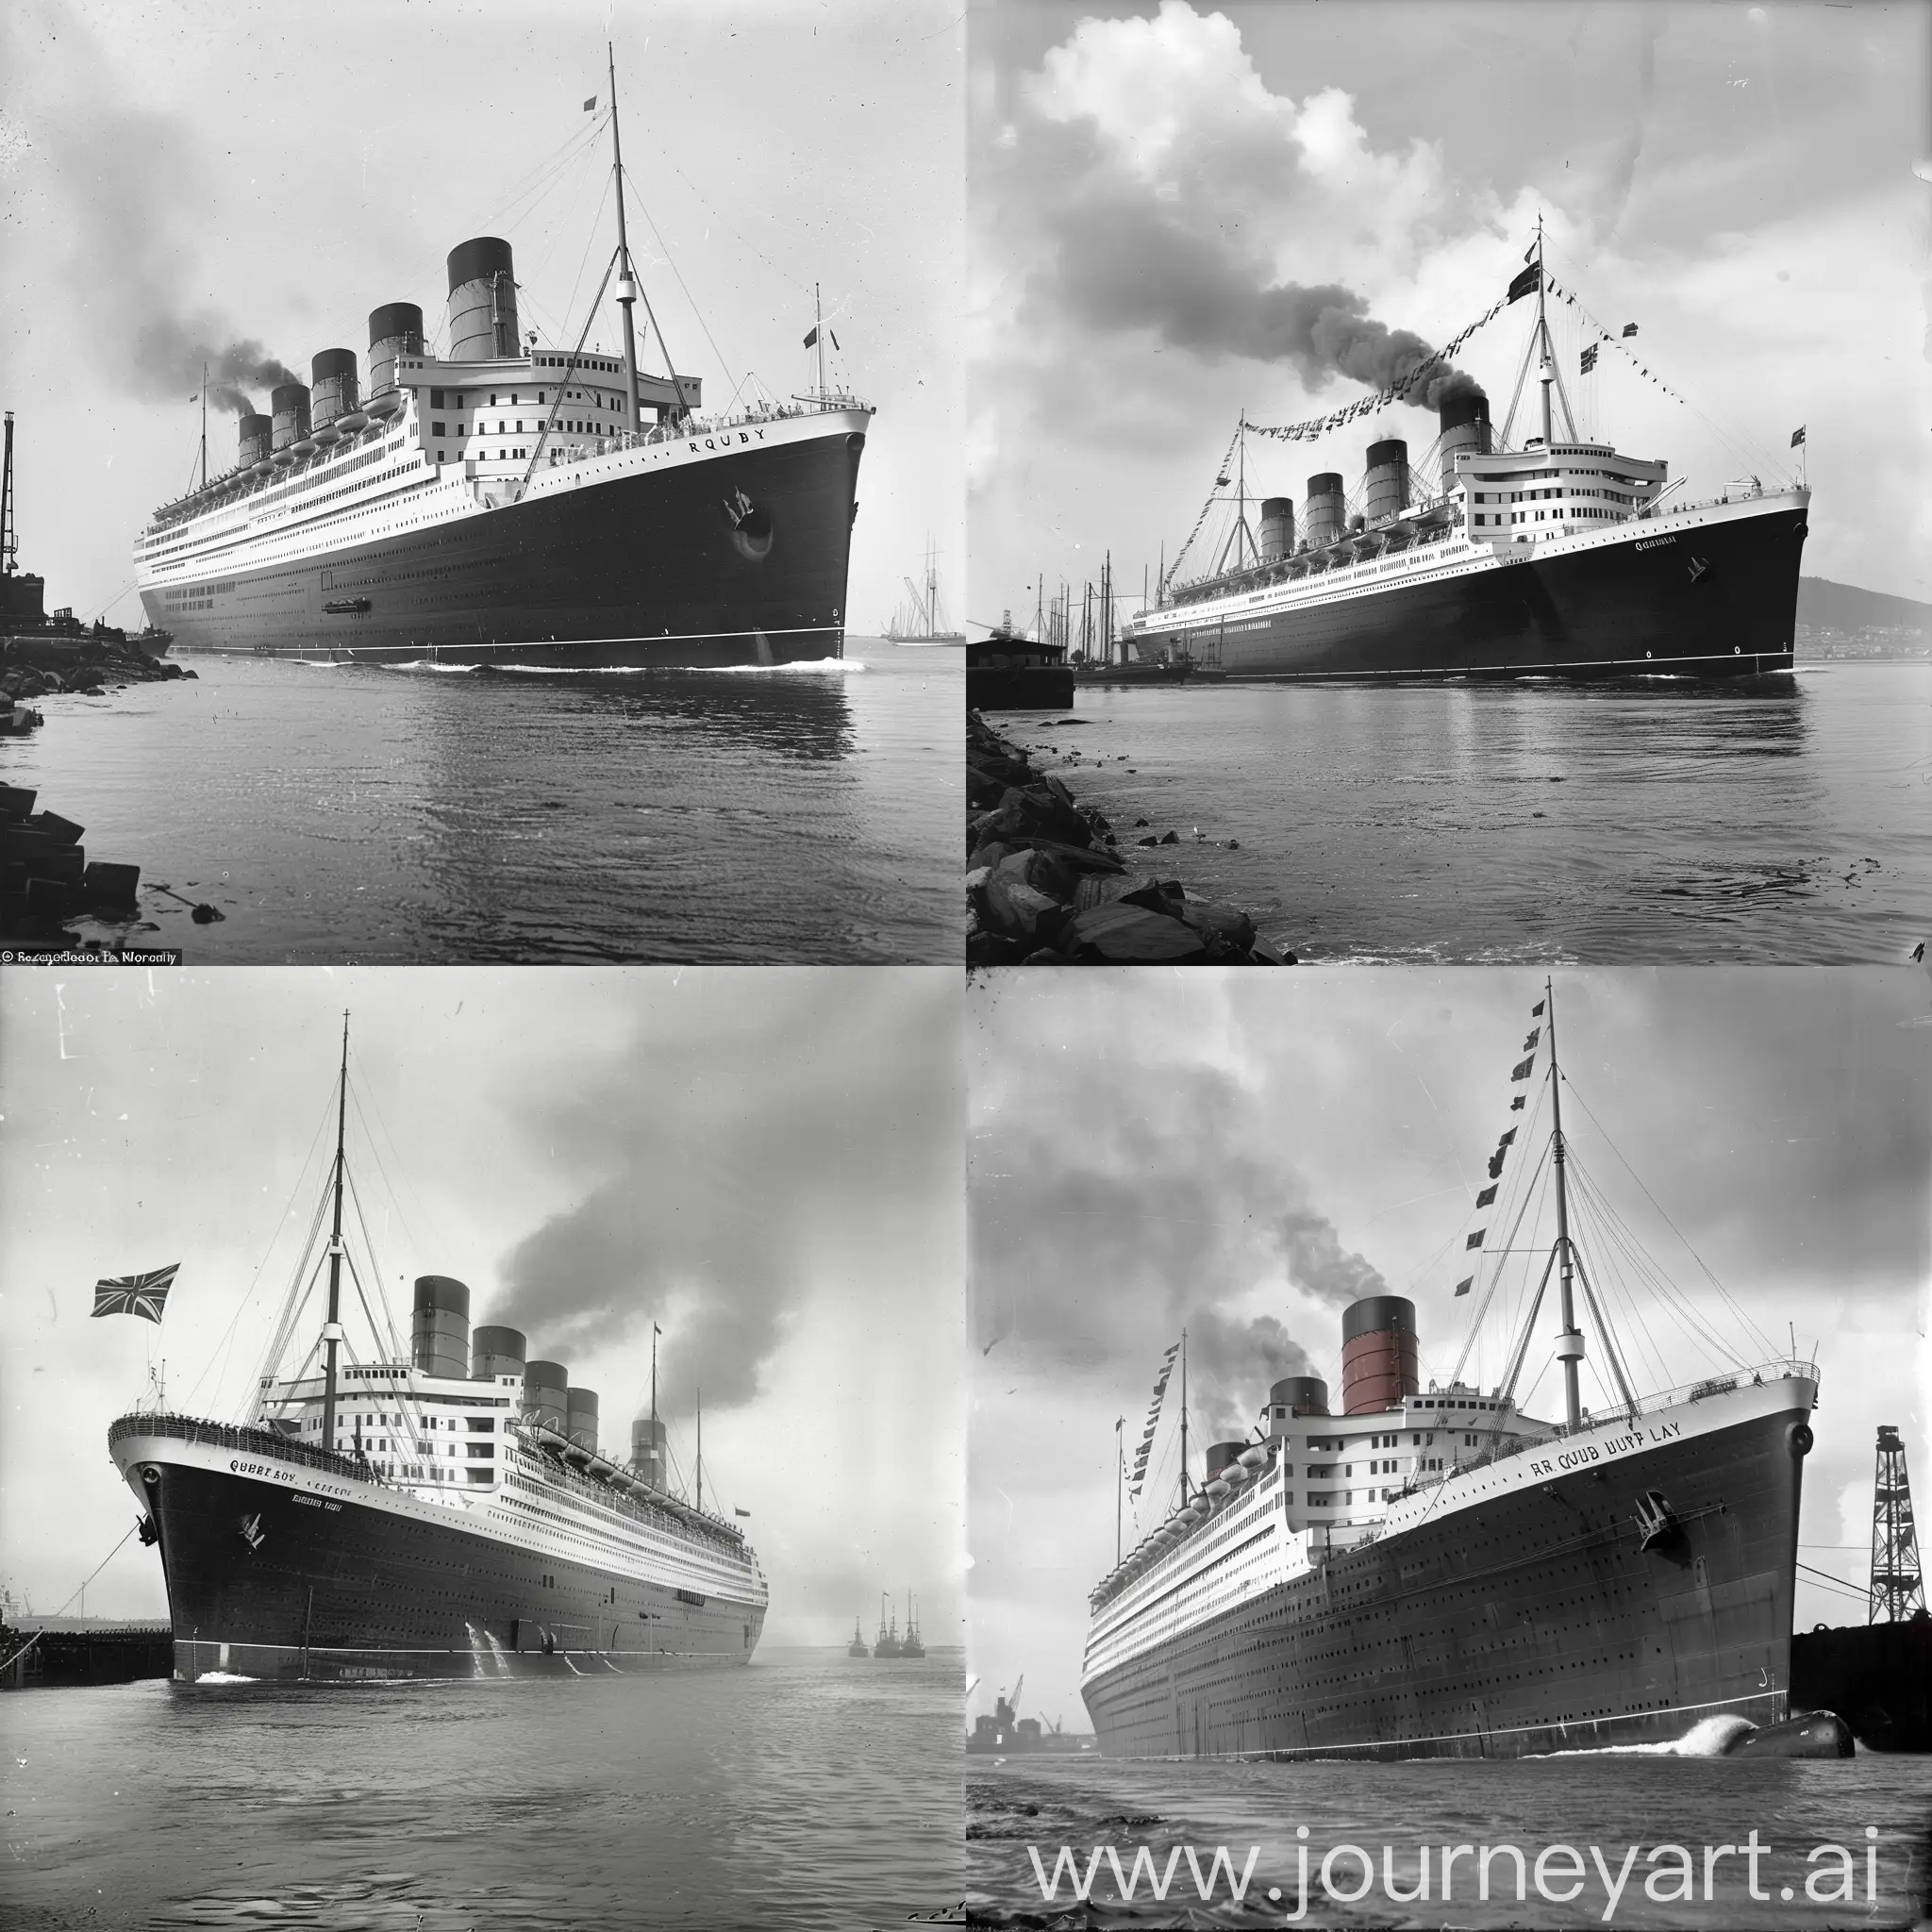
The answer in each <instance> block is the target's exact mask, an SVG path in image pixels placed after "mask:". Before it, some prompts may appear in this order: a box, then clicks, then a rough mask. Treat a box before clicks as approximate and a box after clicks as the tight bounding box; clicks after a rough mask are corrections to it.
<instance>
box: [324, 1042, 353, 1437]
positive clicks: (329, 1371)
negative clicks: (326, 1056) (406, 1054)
mask: <svg viewBox="0 0 1932 1932" xmlns="http://www.w3.org/2000/svg"><path fill="white" fill-rule="evenodd" d="M348 1120H349V1016H348V1014H347V1013H346V1012H344V1013H343V1014H342V1068H341V1078H340V1080H339V1082H338V1085H337V1090H336V1179H335V1193H336V1202H335V1224H334V1226H333V1227H332V1228H331V1229H330V1231H329V1238H328V1320H327V1322H326V1323H325V1324H324V1325H323V1330H322V1336H323V1341H325V1343H326V1345H327V1363H326V1366H325V1369H324V1371H323V1385H322V1446H323V1447H324V1448H325V1449H333V1448H334V1447H335V1446H336V1348H337V1345H338V1344H339V1343H340V1342H341V1339H342V1324H341V1305H342V1178H343V1173H344V1165H345V1163H344V1160H343V1153H342V1143H343V1136H344V1133H345V1131H346V1129H347V1126H348Z"/></svg>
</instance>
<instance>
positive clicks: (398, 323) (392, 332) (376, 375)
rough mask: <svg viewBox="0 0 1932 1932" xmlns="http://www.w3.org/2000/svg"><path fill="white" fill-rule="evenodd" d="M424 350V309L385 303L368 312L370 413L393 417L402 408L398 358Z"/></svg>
mask: <svg viewBox="0 0 1932 1932" xmlns="http://www.w3.org/2000/svg"><path fill="white" fill-rule="evenodd" d="M422 353H423V311H422V310H421V309H420V308H417V307H416V305H415V304H414V303H413V302H385V303H384V304H383V306H382V307H381V308H372V309H371V310H370V311H369V413H370V414H371V415H372V416H393V415H394V414H395V412H396V411H397V410H398V409H399V408H402V404H403V399H402V397H401V396H400V395H399V394H397V392H396V358H397V357H398V356H420V355H421V354H422Z"/></svg>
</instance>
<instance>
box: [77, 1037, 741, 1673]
mask: <svg viewBox="0 0 1932 1932" xmlns="http://www.w3.org/2000/svg"><path fill="white" fill-rule="evenodd" d="M347 1099H348V1028H347V1024H346V1023H344V1026H343V1033H342V1063H341V1074H340V1075H339V1085H338V1090H337V1094H336V1102H337V1107H336V1151H335V1159H334V1162H333V1165H332V1168H331V1172H330V1178H329V1183H328V1189H327V1192H326V1194H325V1198H324V1204H323V1205H324V1207H332V1210H333V1222H332V1227H331V1232H330V1235H329V1239H328V1243H327V1246H326V1249H325V1251H322V1252H321V1253H318V1251H317V1249H316V1245H315V1242H316V1234H317V1232H318V1231H319V1230H320V1228H321V1226H322V1224H323V1221H324V1214H323V1212H322V1211H321V1209H318V1211H317V1214H316V1216H315V1220H314V1222H313V1224H312V1226H311V1231H310V1236H309V1241H308V1247H307V1248H306V1249H305V1251H304V1253H303V1257H302V1260H301V1262H300V1263H299V1264H298V1267H297V1269H296V1272H295V1274H294V1277H293V1279H292V1280H291V1286H290V1290H289V1294H288V1297H287V1299H286V1301H285V1303H284V1306H283V1308H282V1311H281V1316H280V1320H279V1322H278V1324H277V1328H276V1335H275V1342H274V1343H273V1344H272V1346H271V1351H270V1359H271V1363H272V1366H271V1367H270V1368H269V1370H268V1372H267V1373H265V1374H263V1375H262V1376H261V1377H260V1379H259V1382H258V1389H257V1393H256V1396H255V1399H254V1402H253V1406H252V1409H251V1412H250V1414H249V1416H248V1419H247V1421H246V1422H244V1423H239V1424H238V1423H228V1422H221V1421H216V1420H211V1419H208V1418H206V1417H201V1416H192V1415H184V1414H179V1413H176V1412H174V1411H172V1410H170V1409H168V1408H166V1407H164V1406H163V1405H162V1404H160V1403H159V1402H156V1403H155V1404H154V1405H153V1406H152V1407H139V1408H137V1409H135V1410H133V1411H132V1412H130V1413H128V1414H125V1415H123V1416H121V1417H120V1418H118V1419H117V1420H116V1421H115V1422H114V1424H112V1426H111V1427H110V1428H109V1429H108V1454H109V1455H110V1456H111V1457H112V1458H113V1460H114V1464H115V1467H116V1468H117V1469H118V1470H119V1471H120V1473H121V1474H122V1476H123V1478H124V1479H125V1482H126V1484H127V1486H128V1489H129V1490H130V1491H132V1493H133V1495H134V1498H135V1502H136V1504H137V1506H138V1507H139V1510H140V1517H139V1525H140V1530H141V1538H142V1542H143V1543H145V1544H148V1545H150V1546H152V1547H154V1548H156V1549H158V1553H159V1556H160V1559H161V1568H162V1572H163V1574H164V1576H165V1578H166V1581H167V1590H168V1607H169V1613H170V1617H171V1619H172V1622H173V1625H174V1652H175V1676H176V1678H177V1679H180V1680H182V1681H184V1682H189V1683H192V1682H195V1681H196V1680H198V1679H201V1678H204V1677H208V1676H214V1675H226V1676H236V1677H249V1678H255V1679H278V1680H287V1681H293V1682H304V1683H307V1682H332V1681H342V1680H359V1679H369V1678H390V1677H446V1676H519V1675H529V1674H556V1675H559V1676H562V1675H579V1676H582V1675H596V1676H601V1675H606V1674H611V1673H617V1674H628V1673H632V1672H637V1671H642V1670H652V1669H662V1668H666V1667H671V1666H695V1665H722V1664H743V1663H748V1662H749V1661H750V1659H751V1656H752V1652H753V1651H754V1649H755V1648H756V1647H757V1644H758V1637H759V1633H760V1631H761V1630H762V1628H763V1625H764V1619H765V1609H766V1605H767V1601H768V1595H769V1592H768V1590H767V1587H766V1583H765V1579H764V1576H763V1574H761V1572H760V1570H759V1568H758V1557H757V1555H756V1553H755V1552H754V1551H753V1550H752V1548H751V1546H750V1545H749V1544H748V1543H747V1542H746V1541H745V1540H744V1537H743V1535H742V1533H741V1531H740V1530H739V1529H738V1528H737V1527H736V1526H735V1525H734V1524H732V1523H730V1522H728V1521H726V1520H724V1519H723V1518H721V1517H719V1516H717V1515H715V1514H709V1513H708V1512H707V1511H706V1510H705V1509H704V1507H702V1496H700V1500H699V1502H698V1504H696V1505H693V1504H691V1503H690V1502H688V1501H687V1500H685V1499H684V1498H683V1497H682V1496H680V1495H678V1494H676V1493H675V1492H674V1491H673V1490H672V1488H671V1487H670V1486H669V1483H668V1480H667V1452H666V1437H665V1430H664V1425H663V1424H662V1423H661V1422H660V1421H659V1420H658V1414H657V1363H656V1356H655V1340H654V1344H653V1346H654V1354H653V1360H652V1374H651V1379H652V1397H651V1408H650V1412H649V1414H648V1415H646V1416H641V1417H640V1418H639V1419H638V1420H637V1422H636V1423H634V1424H633V1425H632V1430H631V1451H630V1455H629V1457H628V1459H627V1460H625V1461H619V1460H618V1459H616V1457H614V1456H612V1455H611V1454H608V1453H607V1452H606V1451H604V1450H603V1449H602V1448H600V1446H599V1442H598V1398H597V1395H596V1392H595V1391H592V1390H589V1389H584V1388H579V1387H575V1386H573V1385H572V1384H571V1381H570V1376H569V1371H568V1370H567V1369H566V1368H565V1367H564V1365H563V1364H561V1363H559V1362H555V1361H547V1360H536V1359H531V1358H530V1355H529V1350H528V1348H527V1345H526V1341H525V1336H524V1334H523V1333H522V1332H521V1331H519V1330H517V1329H514V1328H508V1327H501V1326H479V1327H477V1328H476V1329H475V1331H474V1333H473V1332H472V1331H471V1328H470V1324H469V1290H468V1289H467V1288H466V1287H465V1286H464V1285H463V1284H462V1283H461V1282H460V1281H457V1280H455V1279H452V1278H451V1277H449V1276H446V1275H440V1274H427V1275H423V1276H420V1277H419V1278H418V1279H417V1281H416V1284H415V1297H414V1319H413V1323H412V1328H411V1337H410V1347H409V1349H408V1352H407V1353H406V1352H404V1351H403V1350H402V1348H401V1347H400V1338H399V1337H397V1336H396V1335H395V1334H394V1331H393V1329H392V1327H391V1326H390V1324H389V1323H388V1312H387V1307H386V1305H385V1304H384V1303H383V1302H382V1300H381V1281H382V1275H381V1272H380V1270H379V1269H377V1268H375V1267H373V1266H372V1267H370V1268H368V1270H367V1272H366V1274H365V1272H364V1270H363V1269H361V1268H358V1266H357V1265H356V1263H355V1261H354V1259H353V1257H352V1255H351V1253H350V1250H349V1248H348V1245H347V1243H346V1242H345V1241H344V1238H343V1231H342V1205H343V1197H344V1192H345V1189H347V1187H348V1186H349V1182H348V1172H347V1159H346V1154H345V1148H344V1128H345V1124H346V1116H347ZM324 1257H325V1258H326V1261H327V1281H328V1294H327V1312H326V1318H325V1321H323V1322H322V1323H321V1324H318V1326H317V1329H316V1332H315V1334H314V1338H313V1340H312V1341H311V1342H310V1344H309V1347H308V1353H307V1356H306V1358H305V1359H304V1361H303V1362H302V1365H301V1367H300V1368H299V1369H298V1370H297V1371H296V1373H294V1374H290V1375H286V1376H285V1375H283V1374H281V1357H282V1356H283V1354H284V1352H285V1349H286V1347H287V1346H288V1345H289V1343H290V1342H291V1338H292V1337H293V1336H294V1335H295V1333H296V1332H297V1328H298V1324H300V1322H301V1319H302V1316H303V1313H304V1310H305V1309H306V1307H307V1306H308V1302H309V1300H310V1299H311V1297H312V1291H313V1290H314V1289H315V1287H316V1285H317V1282H318V1279H319V1276H320V1274H321V1261H322V1259H323V1258H324ZM311 1263H312V1264H313V1265H312V1266H311ZM345 1267H346V1268H347V1270H348V1272H349V1274H350V1276H351V1282H352V1285H353V1287H354V1288H355V1290H356V1291H357V1293H358V1299H359V1300H360V1301H361V1303H362V1305H363V1306H364V1307H372V1305H373V1306H374V1307H382V1308H383V1314H384V1326H385V1328H386V1329H388V1333H387V1334H383V1333H380V1332H378V1334H377V1336H376V1338H375V1340H376V1342H377V1346H376V1348H375V1350H374V1351H373V1352H371V1353H370V1354H369V1355H367V1356H366V1357H364V1358H363V1359H360V1360H358V1359H357V1358H356V1357H355V1355H354V1354H353V1353H351V1352H350V1341H349V1331H348V1329H347V1328H346V1326H345V1325H344V1324H343V1321H342V1313H343V1308H342V1274H343V1272H344V1269H345ZM373 1325H374V1322H373V1315H372V1326H373ZM384 1343H387V1346H384V1345H383V1344H384Z"/></svg>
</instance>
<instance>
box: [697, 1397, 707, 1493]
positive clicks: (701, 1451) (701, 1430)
mask: <svg viewBox="0 0 1932 1932" xmlns="http://www.w3.org/2000/svg"><path fill="white" fill-rule="evenodd" d="M697 1464H698V1514H699V1515H700V1516H702V1515H703V1514H704V1513H705V1391H703V1390H702V1389H700V1390H699V1391H698V1453H697Z"/></svg>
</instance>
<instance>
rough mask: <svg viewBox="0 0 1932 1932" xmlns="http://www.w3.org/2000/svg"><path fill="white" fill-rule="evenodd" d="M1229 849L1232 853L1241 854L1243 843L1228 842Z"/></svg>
mask: <svg viewBox="0 0 1932 1932" xmlns="http://www.w3.org/2000/svg"><path fill="white" fill-rule="evenodd" d="M1227 849H1228V850H1229V851H1230V852H1239V851H1240V850H1241V841H1240V840H1239V839H1230V840H1229V841H1227Z"/></svg>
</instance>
